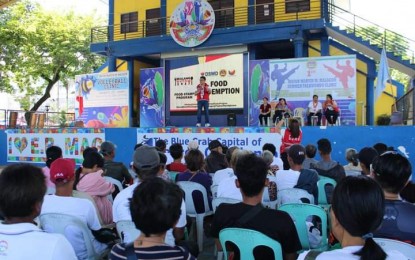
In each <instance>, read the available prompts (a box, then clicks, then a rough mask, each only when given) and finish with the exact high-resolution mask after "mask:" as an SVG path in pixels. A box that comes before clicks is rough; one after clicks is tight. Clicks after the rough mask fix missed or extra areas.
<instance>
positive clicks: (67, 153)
mask: <svg viewBox="0 0 415 260" xmlns="http://www.w3.org/2000/svg"><path fill="white" fill-rule="evenodd" d="M6 134H7V162H38V163H41V162H45V160H46V159H45V158H46V149H47V148H48V147H50V146H52V145H55V146H59V147H60V148H61V149H62V153H63V157H64V158H69V159H74V160H75V162H76V163H78V164H79V163H82V161H83V158H82V153H83V151H84V150H85V148H87V147H97V148H98V150H99V148H100V147H101V143H102V142H104V141H105V130H104V129H98V128H94V129H92V128H76V129H75V128H74V129H70V128H63V129H61V128H59V129H27V130H23V129H22V130H20V129H16V130H15V129H13V130H12V129H9V130H7V131H6Z"/></svg>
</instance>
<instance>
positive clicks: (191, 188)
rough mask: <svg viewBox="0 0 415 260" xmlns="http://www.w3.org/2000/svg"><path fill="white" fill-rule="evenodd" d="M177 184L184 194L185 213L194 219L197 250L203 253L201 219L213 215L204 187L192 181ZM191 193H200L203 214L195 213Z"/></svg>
mask: <svg viewBox="0 0 415 260" xmlns="http://www.w3.org/2000/svg"><path fill="white" fill-rule="evenodd" d="M177 184H178V185H179V186H180V188H182V190H183V191H184V193H185V199H184V200H185V203H186V213H187V215H188V216H190V217H192V218H195V219H196V230H197V244H198V246H199V250H200V251H203V234H204V231H203V219H204V218H205V216H209V215H212V214H213V211H212V210H210V207H209V202H208V196H207V192H206V189H205V187H203V186H202V185H201V184H199V183H196V182H193V181H179V182H177ZM193 192H200V193H201V194H202V196H203V204H204V208H205V212H201V213H197V212H196V208H195V202H194V201H193V196H192V194H193Z"/></svg>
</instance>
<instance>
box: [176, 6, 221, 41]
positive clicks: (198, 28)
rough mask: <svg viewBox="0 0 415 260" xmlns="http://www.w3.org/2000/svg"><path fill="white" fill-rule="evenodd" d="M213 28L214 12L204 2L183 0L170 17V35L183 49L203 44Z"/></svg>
mask: <svg viewBox="0 0 415 260" xmlns="http://www.w3.org/2000/svg"><path fill="white" fill-rule="evenodd" d="M214 27H215V12H214V11H213V8H212V6H211V5H210V4H209V3H208V2H207V1H205V0H185V1H183V2H182V3H180V4H179V5H178V6H177V7H176V9H175V10H174V12H173V13H172V15H171V17H170V35H171V36H172V38H173V40H174V41H175V42H176V43H177V44H179V45H181V46H183V47H195V46H198V45H200V44H202V43H203V42H205V41H206V40H207V39H208V38H209V36H210V35H211V34H212V31H213V28H214Z"/></svg>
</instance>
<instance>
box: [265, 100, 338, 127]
mask: <svg viewBox="0 0 415 260" xmlns="http://www.w3.org/2000/svg"><path fill="white" fill-rule="evenodd" d="M301 109H302V108H301ZM259 110H260V114H259V117H258V119H259V124H260V126H268V120H269V119H270V118H271V114H272V122H273V125H276V124H277V123H278V122H279V121H282V120H283V119H287V118H292V117H293V116H296V115H294V113H293V111H294V112H295V110H293V108H292V107H290V106H289V105H288V104H287V101H286V99H285V98H279V99H278V103H277V104H276V105H272V104H270V103H268V98H267V97H264V98H263V103H262V104H261V105H260V108H259ZM304 110H305V114H304V115H299V116H301V117H305V119H307V125H308V126H312V125H313V126H314V125H316V126H320V125H322V119H323V116H324V119H325V122H326V124H327V125H336V123H337V119H338V117H339V115H340V108H339V105H338V104H337V102H336V101H335V100H334V99H333V96H332V95H331V94H327V95H326V100H325V101H324V102H323V103H321V102H320V101H319V100H318V95H313V99H312V100H311V101H310V102H309V103H308V105H307V107H306V108H305V109H304Z"/></svg>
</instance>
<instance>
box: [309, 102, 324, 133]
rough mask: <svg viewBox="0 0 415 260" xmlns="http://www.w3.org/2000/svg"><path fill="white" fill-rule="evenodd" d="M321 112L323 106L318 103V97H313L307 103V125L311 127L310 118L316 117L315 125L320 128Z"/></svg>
mask: <svg viewBox="0 0 415 260" xmlns="http://www.w3.org/2000/svg"><path fill="white" fill-rule="evenodd" d="M322 110H323V105H322V104H321V103H320V102H319V101H318V96H317V95H313V101H310V103H308V107H307V125H309V126H311V125H312V124H311V117H312V116H317V118H318V120H317V125H318V126H320V125H321V117H322V115H323V114H322V113H321V111H322Z"/></svg>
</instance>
